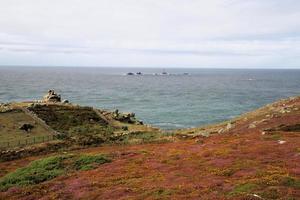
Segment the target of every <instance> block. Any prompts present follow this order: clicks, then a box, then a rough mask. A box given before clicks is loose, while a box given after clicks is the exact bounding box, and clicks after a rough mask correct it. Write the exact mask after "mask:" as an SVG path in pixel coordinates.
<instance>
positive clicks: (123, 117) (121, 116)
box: [112, 109, 143, 124]
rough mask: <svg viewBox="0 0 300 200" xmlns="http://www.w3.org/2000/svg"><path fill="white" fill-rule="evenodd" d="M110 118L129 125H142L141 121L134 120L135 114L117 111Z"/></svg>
mask: <svg viewBox="0 0 300 200" xmlns="http://www.w3.org/2000/svg"><path fill="white" fill-rule="evenodd" d="M112 117H113V119H115V120H117V121H120V122H125V123H129V124H143V122H142V121H139V120H137V119H136V118H135V113H120V112H119V110H118V109H117V110H115V111H114V112H113V115H112Z"/></svg>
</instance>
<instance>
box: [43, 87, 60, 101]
mask: <svg viewBox="0 0 300 200" xmlns="http://www.w3.org/2000/svg"><path fill="white" fill-rule="evenodd" d="M43 102H45V103H58V102H61V96H60V95H59V94H56V93H55V91H54V90H49V91H48V93H47V94H46V95H45V96H44V97H43Z"/></svg>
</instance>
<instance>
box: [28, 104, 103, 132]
mask: <svg viewBox="0 0 300 200" xmlns="http://www.w3.org/2000/svg"><path fill="white" fill-rule="evenodd" d="M29 109H30V110H31V111H33V112H35V113H36V114H37V115H38V117H40V118H41V119H43V120H44V121H45V122H46V123H47V124H48V125H49V126H51V127H52V128H53V129H54V130H56V131H59V132H61V133H70V132H72V131H73V133H74V131H75V130H74V128H75V127H81V126H84V125H85V126H89V125H91V126H92V125H98V126H100V127H107V123H106V122H105V121H104V120H103V119H101V118H100V117H99V116H98V115H97V114H96V113H95V112H94V111H93V109H92V108H90V107H77V106H73V107H72V106H61V105H60V106H57V105H37V106H35V107H32V108H29ZM94 128H95V127H94ZM75 129H76V128H75ZM93 131H94V130H93Z"/></svg>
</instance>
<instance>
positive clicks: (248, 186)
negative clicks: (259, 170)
mask: <svg viewBox="0 0 300 200" xmlns="http://www.w3.org/2000/svg"><path fill="white" fill-rule="evenodd" d="M257 187H258V186H257V185H256V184H253V183H245V184H242V185H237V186H236V187H235V188H234V189H233V190H232V191H231V192H230V193H229V195H232V196H234V195H239V194H245V193H249V192H251V191H252V190H254V189H256V188H257Z"/></svg>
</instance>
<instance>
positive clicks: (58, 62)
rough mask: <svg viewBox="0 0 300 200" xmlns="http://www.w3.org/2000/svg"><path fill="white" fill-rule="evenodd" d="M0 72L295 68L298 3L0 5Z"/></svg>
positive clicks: (299, 38) (63, 0)
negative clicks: (1, 68) (24, 68)
mask: <svg viewBox="0 0 300 200" xmlns="http://www.w3.org/2000/svg"><path fill="white" fill-rule="evenodd" d="M0 65H47V66H62V65H63V66H133V67H143V66H144V67H217V68H225V67H227V68H238V67H239V68H243V67H246V68H300V1H299V0H209V1H208V0H184V1H183V0H163V1H160V0H0Z"/></svg>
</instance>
